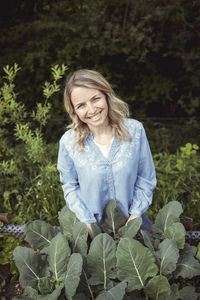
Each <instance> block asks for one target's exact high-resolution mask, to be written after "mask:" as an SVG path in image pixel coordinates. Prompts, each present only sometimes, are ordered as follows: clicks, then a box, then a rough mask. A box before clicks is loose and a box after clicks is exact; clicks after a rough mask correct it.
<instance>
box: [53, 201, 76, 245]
mask: <svg viewBox="0 0 200 300" xmlns="http://www.w3.org/2000/svg"><path fill="white" fill-rule="evenodd" d="M58 219H59V223H60V226H61V229H62V232H63V234H64V236H65V237H66V238H67V240H69V241H71V240H72V236H73V227H74V224H75V223H77V222H79V220H78V218H77V217H76V215H75V214H74V213H73V212H72V211H71V210H70V209H69V208H68V207H67V205H66V206H64V207H63V208H62V210H61V211H59V212H58Z"/></svg>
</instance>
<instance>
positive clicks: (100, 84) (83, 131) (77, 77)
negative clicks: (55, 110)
mask: <svg viewBox="0 0 200 300" xmlns="http://www.w3.org/2000/svg"><path fill="white" fill-rule="evenodd" d="M75 87H86V88H90V89H96V90H99V91H101V92H102V93H103V94H104V95H105V96H106V100H107V104H108V119H109V125H110V126H111V127H112V128H114V129H115V133H116V137H117V140H118V141H119V142H121V141H123V140H129V141H130V140H131V137H130V135H129V133H128V131H127V130H126V128H125V126H124V118H125V117H128V116H129V109H128V105H127V104H126V103H125V102H124V101H122V100H120V99H119V98H118V97H116V95H115V94H114V91H113V89H112V88H111V86H110V84H109V83H108V82H107V80H106V79H105V78H104V77H103V76H102V75H101V74H100V73H99V72H96V71H93V70H87V69H81V70H77V71H75V72H74V73H73V74H72V75H71V77H70V78H69V80H67V83H66V86H65V89H64V105H65V109H66V111H67V113H68V114H69V116H70V118H71V119H72V123H71V124H70V125H68V126H67V128H72V129H73V130H74V132H75V145H77V146H78V148H79V150H80V151H82V150H83V147H84V145H83V144H84V140H85V139H86V138H87V137H88V135H89V132H90V130H89V127H88V126H87V124H85V123H84V122H82V121H81V120H80V119H79V117H78V116H77V114H76V112H75V110H74V106H73V104H72V102H71V93H72V91H73V89H74V88H75Z"/></svg>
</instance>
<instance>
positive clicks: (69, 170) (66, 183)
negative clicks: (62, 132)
mask: <svg viewBox="0 0 200 300" xmlns="http://www.w3.org/2000/svg"><path fill="white" fill-rule="evenodd" d="M57 168H58V171H59V173H60V181H61V182H62V184H63V185H62V188H63V192H64V198H65V200H66V204H67V206H68V207H69V209H71V210H72V211H73V212H74V213H75V214H76V216H77V218H78V219H79V220H80V221H81V222H83V223H86V224H88V223H95V222H96V219H95V217H94V215H93V214H92V212H91V211H90V210H89V208H88V207H87V205H86V203H85V202H84V201H83V200H82V198H81V195H80V186H79V182H78V175H77V172H76V168H75V166H74V162H73V160H72V159H71V157H70V156H69V154H68V151H67V149H66V147H65V145H64V142H63V141H62V140H61V141H60V145H59V152H58V162H57Z"/></svg>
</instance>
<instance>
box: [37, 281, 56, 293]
mask: <svg viewBox="0 0 200 300" xmlns="http://www.w3.org/2000/svg"><path fill="white" fill-rule="evenodd" d="M55 284H56V281H55V279H53V278H50V277H42V278H40V279H39V281H38V289H39V291H40V293H41V294H42V295H46V294H48V293H52V292H53V290H54V289H55Z"/></svg>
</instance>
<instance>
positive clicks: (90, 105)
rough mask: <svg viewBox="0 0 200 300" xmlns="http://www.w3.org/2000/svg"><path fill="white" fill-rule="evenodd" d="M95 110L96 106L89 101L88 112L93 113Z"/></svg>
mask: <svg viewBox="0 0 200 300" xmlns="http://www.w3.org/2000/svg"><path fill="white" fill-rule="evenodd" d="M94 112H95V107H94V105H93V103H89V104H88V113H89V114H93V113H94Z"/></svg>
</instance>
